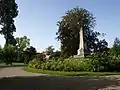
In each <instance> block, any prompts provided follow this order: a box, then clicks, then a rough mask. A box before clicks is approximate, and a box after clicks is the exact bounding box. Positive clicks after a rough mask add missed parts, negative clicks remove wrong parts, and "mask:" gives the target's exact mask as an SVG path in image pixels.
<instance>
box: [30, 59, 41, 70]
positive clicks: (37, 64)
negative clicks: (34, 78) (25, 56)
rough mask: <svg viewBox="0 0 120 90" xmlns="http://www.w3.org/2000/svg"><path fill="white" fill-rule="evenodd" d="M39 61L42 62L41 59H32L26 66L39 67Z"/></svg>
mask: <svg viewBox="0 0 120 90" xmlns="http://www.w3.org/2000/svg"><path fill="white" fill-rule="evenodd" d="M41 63H42V62H41V61H39V60H37V59H33V60H32V61H30V62H29V64H28V67H30V68H37V69H40V68H41Z"/></svg>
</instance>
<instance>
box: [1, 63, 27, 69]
mask: <svg viewBox="0 0 120 90" xmlns="http://www.w3.org/2000/svg"><path fill="white" fill-rule="evenodd" d="M25 66H27V65H25V64H24V63H12V66H11V65H6V64H5V63H0V68H4V67H25Z"/></svg>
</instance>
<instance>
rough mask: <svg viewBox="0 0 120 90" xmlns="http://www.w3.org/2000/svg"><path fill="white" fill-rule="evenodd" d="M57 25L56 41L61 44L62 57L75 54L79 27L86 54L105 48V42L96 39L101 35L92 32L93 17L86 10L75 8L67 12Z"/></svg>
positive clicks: (94, 22)
mask: <svg viewBox="0 0 120 90" xmlns="http://www.w3.org/2000/svg"><path fill="white" fill-rule="evenodd" d="M57 25H58V27H59V28H58V32H57V33H56V34H57V39H58V40H60V42H61V54H62V55H63V56H71V55H75V54H77V50H78V48H79V41H80V40H79V31H80V27H82V28H83V33H84V45H85V46H84V47H85V52H86V53H88V54H89V53H91V52H97V51H102V50H104V49H105V48H107V42H106V41H105V40H99V39H98V38H97V37H98V36H100V35H101V33H99V32H96V31H94V27H95V25H96V19H95V17H94V16H93V14H92V13H90V12H89V11H88V10H86V9H83V8H78V7H77V8H73V9H71V10H68V11H67V12H66V13H65V15H64V16H62V19H61V20H60V21H58V23H57ZM101 46H102V48H101Z"/></svg>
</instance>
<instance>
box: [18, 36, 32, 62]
mask: <svg viewBox="0 0 120 90" xmlns="http://www.w3.org/2000/svg"><path fill="white" fill-rule="evenodd" d="M16 42H17V44H16V49H17V60H18V61H20V57H21V56H22V54H23V52H24V51H25V49H26V48H27V47H29V45H30V39H28V38H27V36H24V37H20V38H19V37H17V38H16ZM21 59H22V58H21Z"/></svg>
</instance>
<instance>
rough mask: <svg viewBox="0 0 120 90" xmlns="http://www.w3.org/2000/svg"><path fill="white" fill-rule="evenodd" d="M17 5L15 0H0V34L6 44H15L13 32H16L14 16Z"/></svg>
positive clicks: (16, 11)
mask: <svg viewBox="0 0 120 90" xmlns="http://www.w3.org/2000/svg"><path fill="white" fill-rule="evenodd" d="M17 8H18V6H17V4H16V3H15V0H0V27H2V28H1V30H0V34H3V35H4V37H5V39H6V44H7V45H8V44H12V45H15V44H16V41H15V39H14V36H13V32H16V28H15V25H14V18H15V17H17V15H18V10H17Z"/></svg>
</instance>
